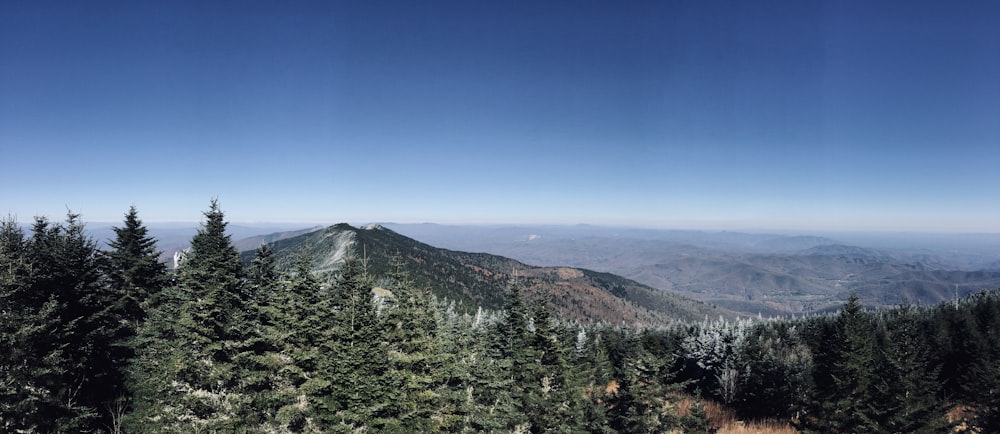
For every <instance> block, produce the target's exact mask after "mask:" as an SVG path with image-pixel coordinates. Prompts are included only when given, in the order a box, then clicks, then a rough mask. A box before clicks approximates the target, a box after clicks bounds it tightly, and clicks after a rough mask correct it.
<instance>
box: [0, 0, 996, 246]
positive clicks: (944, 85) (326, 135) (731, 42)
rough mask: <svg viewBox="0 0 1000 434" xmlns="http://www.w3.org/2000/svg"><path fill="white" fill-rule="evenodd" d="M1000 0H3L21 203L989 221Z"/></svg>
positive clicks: (1, 63) (958, 225)
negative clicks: (217, 203)
mask: <svg viewBox="0 0 1000 434" xmlns="http://www.w3.org/2000/svg"><path fill="white" fill-rule="evenodd" d="M998 22H1000V3H998V2H995V1H964V2H938V1H933V2H922V1H882V2H879V1H836V2H810V1H799V0H794V1H791V0H790V1H779V2H773V1H746V2H744V1H737V2H713V1H681V2H670V1H653V2H641V1H637V2H604V1H554V2H548V1H542V2H478V1H472V2H470V1H456V2H436V1H427V2H423V1H421V2H410V1H407V2H379V1H365V2H349V3H348V2H278V1H275V2H254V1H233V2H221V1H220V2H182V1H171V2H124V1H123V2H103V1H93V2H45V1H6V2H2V3H0V155H3V157H2V158H3V170H2V171H0V213H3V212H6V213H8V214H11V215H14V216H16V217H17V218H18V219H19V220H29V219H30V218H31V217H32V216H34V215H39V214H40V215H48V216H50V217H53V218H61V217H62V215H64V214H65V212H66V209H67V207H68V208H70V209H72V210H73V211H77V212H81V213H83V217H84V219H85V220H88V221H118V220H120V219H121V216H122V214H123V213H124V212H125V211H126V210H127V208H128V207H129V205H131V204H133V203H134V204H135V205H136V206H137V207H138V208H139V211H140V215H141V216H142V217H143V218H144V219H145V220H146V221H151V222H153V221H180V220H188V221H192V220H193V221H197V220H198V219H199V218H200V216H201V212H202V211H203V210H204V209H206V208H207V205H208V203H209V200H210V199H211V198H212V197H218V198H219V200H220V203H221V205H222V207H223V210H224V211H226V213H227V216H228V217H229V218H230V219H231V220H232V221H238V222H243V221H260V222H263V221H271V222H310V223H312V222H321V223H334V222H339V221H349V222H359V223H360V222H370V221H396V222H440V223H590V224H627V225H642V226H660V227H703V228H728V229H746V228H759V229H803V230H808V229H823V230H828V229H845V230H848V229H849V230H900V231H911V230H916V231H949V232H950V231H968V232H1000V200H998V198H1000V194H998V193H1000V170H998V169H1000V78H998V77H1000V26H997V25H996V23H998Z"/></svg>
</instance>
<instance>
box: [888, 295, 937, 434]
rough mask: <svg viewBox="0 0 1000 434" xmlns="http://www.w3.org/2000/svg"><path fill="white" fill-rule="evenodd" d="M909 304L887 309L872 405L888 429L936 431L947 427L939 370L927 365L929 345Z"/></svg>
mask: <svg viewBox="0 0 1000 434" xmlns="http://www.w3.org/2000/svg"><path fill="white" fill-rule="evenodd" d="M919 313H920V312H919V311H918V310H917V309H916V308H914V307H913V306H911V305H909V304H904V305H903V306H901V307H899V308H897V309H895V310H893V311H891V312H889V313H888V314H887V316H888V318H886V338H887V339H886V340H885V341H884V344H883V345H882V346H881V349H882V351H881V352H882V360H884V364H883V365H882V368H883V369H880V370H879V372H878V378H877V381H876V383H875V384H876V393H877V397H876V399H875V400H874V401H873V403H872V404H873V407H875V408H876V409H878V410H880V411H881V413H882V415H883V417H881V418H880V419H881V420H880V421H879V422H880V425H881V427H882V428H883V429H884V430H886V431H888V432H907V433H936V432H944V431H947V430H948V421H947V418H946V413H947V410H948V409H947V407H946V406H945V404H944V402H943V401H941V399H940V396H939V391H940V389H941V386H940V383H939V380H938V372H939V370H938V369H936V368H934V367H932V366H930V365H929V359H930V348H929V347H928V344H927V341H926V340H925V339H924V336H925V335H926V334H925V333H924V330H922V327H921V324H920V322H919V321H918V320H917V315H918V314H919Z"/></svg>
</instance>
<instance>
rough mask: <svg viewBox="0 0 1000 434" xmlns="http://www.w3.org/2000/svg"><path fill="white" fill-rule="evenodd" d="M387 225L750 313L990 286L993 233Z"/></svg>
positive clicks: (879, 302) (999, 265)
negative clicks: (854, 296) (853, 296)
mask: <svg viewBox="0 0 1000 434" xmlns="http://www.w3.org/2000/svg"><path fill="white" fill-rule="evenodd" d="M392 227H394V228H396V229H397V230H399V231H401V232H402V233H404V234H416V235H419V236H421V237H424V239H422V240H423V241H426V240H436V242H440V243H441V245H442V246H443V247H447V248H454V247H455V246H460V247H461V248H463V249H469V250H475V251H484V252H489V253H492V254H497V255H502V256H506V257H510V258H514V259H516V260H519V261H523V262H525V263H528V264H533V265H539V266H551V265H555V264H562V265H566V266H572V267H580V268H586V269H592V270H598V271H601V272H607V273H613V274H616V275H620V276H623V277H626V278H629V279H633V280H635V281H637V282H640V283H643V284H645V285H649V286H651V287H654V288H658V289H662V290H669V291H673V292H674V293H678V294H682V295H685V296H688V297H691V298H695V299H698V300H702V301H705V302H708V303H712V304H715V305H718V306H721V307H724V308H727V309H731V310H735V311H738V312H745V313H750V314H756V313H762V314H765V315H782V314H784V315H787V314H795V313H804V312H817V311H826V310H830V309H836V308H839V307H840V306H841V305H843V303H844V301H845V300H846V299H847V296H848V295H849V294H850V293H851V292H857V293H858V294H859V296H860V297H861V300H862V302H863V303H864V304H865V305H867V306H872V307H875V306H889V305H896V304H899V303H901V302H902V301H903V300H904V299H906V300H909V301H910V302H913V303H918V304H934V303H938V302H941V301H944V300H950V299H952V298H954V297H956V296H957V297H962V296H965V295H967V294H970V293H974V292H978V291H980V290H982V289H987V288H997V287H1000V261H998V259H1000V239H998V238H997V237H991V236H975V237H973V236H968V237H959V236H955V235H941V236H931V235H926V234H925V235H919V236H916V235H915V236H909V235H907V234H888V235H886V234H880V235H878V236H872V235H869V236H867V238H866V237H864V236H862V235H857V234H853V235H849V236H848V238H849V239H850V240H851V243H847V242H842V241H839V240H837V239H834V238H829V237H818V236H800V235H780V234H779V235H776V234H743V233H738V232H702V231H676V230H654V229H628V228H606V227H584V226H564V227H551V226H523V227H515V226H503V227H468V226H467V227H462V226H441V225H426V224H425V225H393V226H392ZM855 243H859V244H865V245H863V246H861V245H856V244H855ZM881 246H887V247H881Z"/></svg>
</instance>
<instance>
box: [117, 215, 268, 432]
mask: <svg viewBox="0 0 1000 434" xmlns="http://www.w3.org/2000/svg"><path fill="white" fill-rule="evenodd" d="M224 217H225V216H224V214H223V213H222V211H221V210H220V209H219V206H218V203H217V202H216V201H215V200H213V201H212V203H211V206H210V208H209V210H208V211H207V212H205V221H204V222H203V223H202V227H201V228H200V229H199V230H198V233H197V234H196V235H195V236H194V238H193V239H192V240H191V250H190V252H189V253H188V255H187V256H186V257H185V259H184V261H183V262H182V263H181V264H180V267H179V269H178V270H176V273H177V283H176V285H174V286H173V287H171V288H169V289H167V290H166V291H168V293H167V294H165V296H164V301H163V305H162V306H159V307H158V312H156V313H155V315H154V318H153V319H152V320H151V321H148V322H147V326H146V327H144V328H143V331H142V333H143V335H144V336H141V337H140V343H141V345H142V349H141V354H140V356H139V359H138V361H137V364H136V368H135V369H134V370H133V371H132V372H133V373H134V374H135V377H136V378H135V379H134V380H133V381H135V382H136V383H137V384H139V385H140V386H139V387H140V388H141V390H142V395H141V396H138V397H137V398H138V399H137V401H139V402H137V403H136V411H135V412H134V415H133V418H132V424H133V425H132V429H133V430H136V431H170V432H186V431H234V430H243V429H246V428H247V426H248V425H251V426H256V424H257V423H258V421H257V418H258V416H259V415H258V414H257V413H256V412H255V411H253V409H252V408H248V407H249V404H248V403H249V402H251V401H252V398H253V396H252V393H251V392H252V390H248V387H247V385H246V384H245V381H246V380H247V378H248V377H250V376H251V372H253V371H254V366H253V359H254V357H253V356H254V355H255V354H254V349H253V347H252V345H253V343H254V342H255V341H256V337H257V334H258V333H259V328H258V327H256V326H255V325H254V324H252V322H251V320H252V318H254V317H256V314H255V313H254V312H252V309H253V308H254V306H253V304H252V303H248V302H247V296H246V294H245V292H244V290H243V281H242V266H241V264H240V260H239V254H238V252H237V251H236V249H235V247H233V245H232V242H231V240H230V237H229V236H228V235H227V234H226V233H225V229H226V224H227V223H226V222H225V220H224Z"/></svg>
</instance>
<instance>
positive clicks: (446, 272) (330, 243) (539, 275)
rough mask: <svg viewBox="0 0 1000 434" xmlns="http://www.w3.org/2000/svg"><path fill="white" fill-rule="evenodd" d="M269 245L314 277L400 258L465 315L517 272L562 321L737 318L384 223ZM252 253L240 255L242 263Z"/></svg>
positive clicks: (381, 268) (373, 268) (601, 276)
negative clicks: (356, 261)
mask: <svg viewBox="0 0 1000 434" xmlns="http://www.w3.org/2000/svg"><path fill="white" fill-rule="evenodd" d="M273 238H275V241H273V242H271V243H269V244H270V245H271V246H272V248H273V249H274V252H275V258H276V264H277V266H278V267H279V268H280V269H291V268H292V267H293V266H294V264H295V262H296V261H298V260H299V258H301V257H302V256H303V255H304V256H305V257H306V258H308V260H309V262H310V265H311V266H312V268H313V269H314V270H315V271H316V272H320V273H322V272H330V271H334V270H335V269H336V268H337V266H338V265H339V263H340V262H342V261H343V259H344V258H345V257H346V256H347V255H349V254H353V255H355V256H357V257H359V258H362V259H363V260H364V261H365V263H366V266H367V268H368V270H369V272H370V273H371V274H372V275H375V276H380V275H385V274H386V273H387V272H388V271H389V270H390V262H391V258H393V257H394V256H396V257H398V258H399V259H401V260H402V263H403V265H404V268H405V269H406V271H407V272H409V273H410V276H411V278H412V279H413V280H414V282H415V284H416V285H417V287H418V288H421V289H429V290H430V291H431V292H433V293H434V294H436V295H438V296H439V297H447V298H449V299H451V300H453V301H456V302H457V303H458V304H459V307H460V308H462V309H463V310H465V311H466V312H472V311H475V310H476V308H478V307H479V306H482V307H485V308H490V309H499V308H501V307H502V306H503V303H504V301H505V300H506V288H507V286H508V284H509V283H510V281H511V278H512V276H514V275H515V274H516V278H517V279H518V281H519V283H520V285H522V287H523V288H524V292H525V294H526V297H528V298H529V299H534V300H536V301H538V300H544V301H546V302H547V303H549V305H550V306H551V307H552V308H553V309H554V310H555V311H556V312H557V313H558V314H559V315H560V316H561V317H563V318H564V319H569V320H575V321H581V322H595V321H598V322H606V323H627V324H645V325H656V324H665V323H668V322H670V321H674V320H685V321H690V320H702V319H704V318H705V317H706V316H708V317H713V318H714V317H718V316H724V317H735V316H737V315H736V314H735V313H734V312H731V311H728V310H726V309H721V308H718V307H716V306H713V305H711V304H709V303H705V302H701V301H696V300H691V299H688V298H686V297H682V296H680V295H677V294H674V293H671V292H669V291H662V290H658V289H654V288H651V287H649V286H646V285H642V284H640V283H638V282H635V281H633V280H630V279H627V278H624V277H621V276H617V275H613V274H610V273H603V272H598V271H592V270H587V269H580V268H574V267H565V266H556V267H537V266H532V265H528V264H525V263H523V262H520V261H517V260H514V259H511V258H506V257H503V256H499V255H493V254H488V253H471V252H463V251H456V250H448V249H441V248H437V247H434V246H431V245H429V244H425V243H422V242H420V241H417V240H415V239H413V238H409V237H406V236H404V235H402V234H399V233H397V232H395V231H393V230H391V229H389V228H386V227H384V226H381V225H369V226H365V227H363V228H356V227H354V226H351V225H348V224H346V223H340V224H335V225H332V226H329V227H327V228H325V229H322V230H317V231H312V232H308V233H305V234H300V235H297V236H293V237H285V238H281V237H273ZM252 254H253V252H252V251H246V252H244V253H243V258H244V260H249V259H250V258H252Z"/></svg>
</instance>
